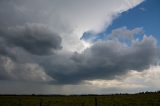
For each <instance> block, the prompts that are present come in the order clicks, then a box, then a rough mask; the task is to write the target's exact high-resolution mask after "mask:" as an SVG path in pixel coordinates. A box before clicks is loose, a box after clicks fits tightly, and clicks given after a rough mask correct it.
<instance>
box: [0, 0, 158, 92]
mask: <svg viewBox="0 0 160 106" xmlns="http://www.w3.org/2000/svg"><path fill="white" fill-rule="evenodd" d="M142 2H143V0H134V1H130V0H118V1H117V0H100V1H97V0H76V1H75V0H67V1H66V0H14V1H13V0H0V17H1V18H0V83H1V85H3V84H5V86H4V87H1V88H3V89H4V90H5V89H6V88H7V87H8V86H7V85H8V84H7V83H12V82H15V84H14V83H13V84H11V85H10V86H12V85H15V86H16V87H13V92H16V93H17V92H19V91H17V87H19V85H22V86H23V82H27V87H28V88H30V90H29V91H27V93H28V92H31V93H32V89H33V88H31V87H29V86H28V84H31V85H34V84H35V83H39V82H40V83H41V84H42V85H41V84H40V85H39V86H41V88H43V84H44V85H45V84H51V86H53V85H55V86H58V88H57V90H56V91H58V90H59V86H65V85H69V86H70V85H72V87H71V88H74V86H76V85H77V90H76V91H78V90H79V88H80V86H81V85H82V86H83V87H85V86H86V85H85V84H86V82H92V81H94V80H105V81H108V80H117V79H118V78H119V77H121V76H124V75H126V76H127V75H128V73H129V72H131V71H133V70H134V72H137V73H143V71H144V70H147V69H150V68H151V67H154V66H156V65H157V64H158V65H159V63H160V55H159V54H160V49H159V46H158V44H157V39H156V38H155V37H154V36H152V35H145V30H143V27H137V28H133V29H128V27H120V28H117V29H112V31H111V33H109V34H105V35H104V36H103V38H102V39H97V38H100V37H99V36H98V35H99V33H100V34H101V32H103V30H105V29H107V28H108V26H109V25H111V23H112V21H113V20H114V19H115V18H117V17H118V16H119V15H120V14H121V13H123V12H125V11H128V10H129V9H132V8H133V7H135V6H137V5H138V4H140V3H142ZM88 5H89V6H88ZM120 5H121V6H120ZM85 32H92V33H93V35H95V36H96V37H95V36H94V37H95V38H94V40H91V41H87V40H85V39H80V38H82V37H83V33H85ZM92 33H91V34H92ZM97 36H98V37H97ZM90 37H93V36H89V37H88V38H89V39H90ZM91 39H92V38H91ZM18 82H19V83H20V84H19V83H18ZM42 82H43V83H42ZM98 83H99V82H98ZM122 85H123V84H122ZM36 86H37V85H34V87H35V88H36V89H38V87H36ZM91 86H92V85H90V86H89V87H87V89H90V87H91ZM83 87H82V88H83ZM22 88H23V89H25V90H26V86H24V87H22ZM53 88H54V87H51V88H50V90H51V89H53ZM62 88H63V87H62ZM66 88H68V91H69V90H70V87H64V88H63V91H64V92H65V90H66ZM15 89H16V90H15ZM19 89H20V88H19ZM64 89H65V90H64ZM109 89H110V88H109ZM117 89H118V88H116V90H117ZM42 90H43V89H42ZM42 90H41V89H40V91H38V93H39V92H43V91H42ZM45 90H46V91H47V90H48V86H46V88H45ZM6 91H7V92H9V91H10V89H9V87H8V89H7V90H6ZM33 91H34V92H36V90H33ZM51 91H52V90H51ZM56 91H55V92H56ZM87 91H88V90H87ZM0 92H2V91H0ZM47 92H48V91H47ZM69 92H72V91H69ZM79 92H81V91H79ZM20 93H21V92H20Z"/></svg>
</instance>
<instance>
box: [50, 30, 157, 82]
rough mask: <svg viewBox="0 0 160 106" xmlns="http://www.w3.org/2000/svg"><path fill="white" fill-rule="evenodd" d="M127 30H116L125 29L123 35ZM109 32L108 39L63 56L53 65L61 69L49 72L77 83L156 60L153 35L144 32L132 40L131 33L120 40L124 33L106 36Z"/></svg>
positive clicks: (113, 75)
mask: <svg viewBox="0 0 160 106" xmlns="http://www.w3.org/2000/svg"><path fill="white" fill-rule="evenodd" d="M122 29H123V28H122ZM135 30H136V29H135ZM115 31H117V29H116V30H115ZM128 31H129V29H126V33H125V32H124V30H122V32H123V33H117V34H118V35H121V34H124V33H125V34H126V36H127V34H131V33H127V32H128ZM131 32H132V33H133V34H134V33H135V32H134V31H131ZM112 33H114V31H113V32H112ZM136 33H138V32H136ZM139 33H141V30H139ZM114 35H115V33H114ZM111 36H113V34H111V35H109V36H108V38H109V39H108V38H107V39H106V40H103V41H97V42H96V43H94V45H93V46H91V47H90V48H87V49H86V50H84V51H83V52H82V53H77V52H75V53H73V54H72V56H71V57H70V58H69V59H65V58H64V59H63V60H61V61H60V62H59V63H54V65H53V67H54V66H55V67H56V70H61V71H56V70H54V69H53V68H51V69H52V71H49V75H51V76H53V77H54V78H55V79H56V80H57V82H58V83H79V82H82V81H84V80H94V79H114V78H116V76H119V75H124V74H125V73H127V72H128V71H130V70H136V71H143V70H144V69H148V68H149V67H150V66H151V65H154V64H155V63H156V59H157V45H156V39H155V38H154V37H152V36H148V37H147V36H145V35H144V37H143V39H142V40H136V38H134V36H133V39H131V40H130V42H131V44H128V43H127V42H123V41H121V38H124V36H122V37H120V36H119V38H117V39H110V38H111ZM128 36H129V35H128ZM135 36H136V34H135ZM51 63H52V62H51ZM51 63H50V64H51ZM61 63H62V64H61ZM57 66H59V67H57ZM47 67H48V66H47Z"/></svg>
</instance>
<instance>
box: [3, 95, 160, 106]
mask: <svg viewBox="0 0 160 106" xmlns="http://www.w3.org/2000/svg"><path fill="white" fill-rule="evenodd" d="M0 106H160V94H159V93H154V94H132V95H129V94H126V95H125V94H123V95H101V96H100V95H99V96H96V95H88V96H87V95H86V96H34V95H32V96H0Z"/></svg>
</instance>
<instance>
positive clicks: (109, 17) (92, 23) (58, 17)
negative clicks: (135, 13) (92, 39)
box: [0, 0, 143, 51]
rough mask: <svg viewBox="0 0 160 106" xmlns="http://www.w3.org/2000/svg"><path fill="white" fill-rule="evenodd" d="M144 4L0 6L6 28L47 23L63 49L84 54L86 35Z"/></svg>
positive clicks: (20, 1)
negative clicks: (83, 35)
mask: <svg viewBox="0 0 160 106" xmlns="http://www.w3.org/2000/svg"><path fill="white" fill-rule="evenodd" d="M7 2H8V3H7ZM141 2H143V0H27V1H26V0H15V1H11V0H8V1H3V2H2V3H1V4H0V5H2V6H1V8H0V9H1V11H2V12H1V13H0V16H2V17H1V21H2V25H5V26H6V25H8V26H14V25H22V24H25V23H40V24H45V25H47V26H49V27H50V28H51V29H52V30H53V31H54V32H57V33H59V34H60V35H61V36H62V39H63V42H62V45H63V49H65V50H69V51H81V50H82V49H84V48H85V47H86V45H87V44H86V43H84V42H83V41H81V40H80V38H81V36H82V34H83V33H84V32H86V31H90V30H92V31H93V32H100V31H102V30H103V29H105V28H106V27H108V26H109V25H110V24H111V23H112V21H113V19H114V18H116V17H117V16H118V15H119V14H120V13H122V12H124V11H127V10H129V9H131V8H133V7H135V6H136V5H138V4H140V3H141ZM3 11H5V14H4V12H3ZM6 14H7V15H6ZM4 21H5V23H4ZM6 21H7V22H6Z"/></svg>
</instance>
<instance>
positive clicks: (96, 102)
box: [95, 97, 97, 106]
mask: <svg viewBox="0 0 160 106" xmlns="http://www.w3.org/2000/svg"><path fill="white" fill-rule="evenodd" d="M95 106H97V98H96V97H95Z"/></svg>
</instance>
